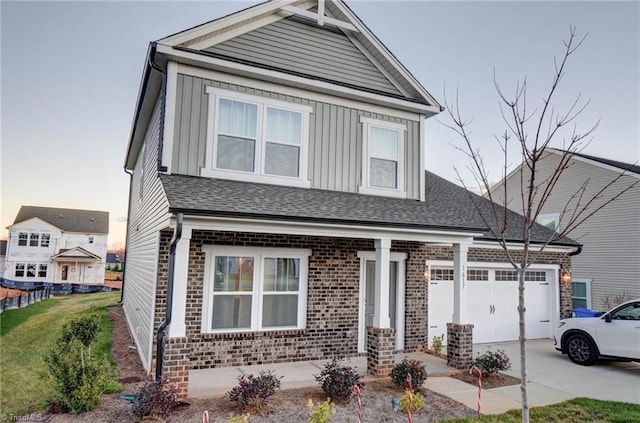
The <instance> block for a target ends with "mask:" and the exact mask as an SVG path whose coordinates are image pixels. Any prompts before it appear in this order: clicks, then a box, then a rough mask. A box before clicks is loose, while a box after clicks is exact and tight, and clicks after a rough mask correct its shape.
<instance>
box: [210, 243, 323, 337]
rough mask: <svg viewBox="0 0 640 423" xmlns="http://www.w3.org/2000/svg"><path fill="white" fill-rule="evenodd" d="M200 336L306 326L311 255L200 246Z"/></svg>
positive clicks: (294, 252)
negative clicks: (202, 259)
mask: <svg viewBox="0 0 640 423" xmlns="http://www.w3.org/2000/svg"><path fill="white" fill-rule="evenodd" d="M203 251H205V253H206V254H207V256H206V264H205V281H204V286H205V298H204V301H203V303H204V311H203V321H202V331H203V332H214V333H215V332H247V331H265V330H283V329H302V328H304V327H305V326H306V310H307V267H308V257H309V256H310V255H311V251H310V250H298V249H271V248H244V247H224V246H204V247H203Z"/></svg>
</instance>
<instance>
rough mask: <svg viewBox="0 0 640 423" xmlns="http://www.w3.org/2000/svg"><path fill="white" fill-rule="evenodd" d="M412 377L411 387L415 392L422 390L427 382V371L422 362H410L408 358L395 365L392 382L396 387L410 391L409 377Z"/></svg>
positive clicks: (392, 371)
mask: <svg viewBox="0 0 640 423" xmlns="http://www.w3.org/2000/svg"><path fill="white" fill-rule="evenodd" d="M409 374H410V375H411V385H412V387H413V390H414V391H417V390H418V389H420V387H421V386H422V384H423V383H424V381H425V380H427V370H426V368H425V366H424V365H423V364H422V361H420V360H409V359H408V358H407V357H405V358H403V359H402V362H400V363H398V364H396V365H395V367H394V368H393V369H392V370H391V380H392V381H393V383H394V384H395V385H396V386H399V387H402V388H405V389H409V383H408V382H407V375H409Z"/></svg>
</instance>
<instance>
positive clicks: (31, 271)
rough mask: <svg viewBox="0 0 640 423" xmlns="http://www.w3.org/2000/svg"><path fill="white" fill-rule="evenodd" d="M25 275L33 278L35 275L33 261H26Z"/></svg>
mask: <svg viewBox="0 0 640 423" xmlns="http://www.w3.org/2000/svg"><path fill="white" fill-rule="evenodd" d="M27 277H28V278H35V277H36V265H35V264H33V263H27Z"/></svg>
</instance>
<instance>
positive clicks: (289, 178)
mask: <svg viewBox="0 0 640 423" xmlns="http://www.w3.org/2000/svg"><path fill="white" fill-rule="evenodd" d="M206 92H207V94H208V95H209V115H208V127H207V156H206V160H205V167H204V168H203V169H202V170H201V174H202V175H203V176H212V177H220V178H226V179H235V180H242V181H250V182H267V183H272V184H278V185H291V186H299V187H310V182H309V180H308V178H307V163H308V152H307V150H308V143H309V134H308V133H309V115H310V113H311V112H312V108H311V107H310V106H306V105H302V104H299V103H288V102H284V101H279V100H273V99H270V98H266V97H258V96H252V95H248V94H244V93H238V92H234V91H227V90H222V89H218V88H214V87H207V88H206Z"/></svg>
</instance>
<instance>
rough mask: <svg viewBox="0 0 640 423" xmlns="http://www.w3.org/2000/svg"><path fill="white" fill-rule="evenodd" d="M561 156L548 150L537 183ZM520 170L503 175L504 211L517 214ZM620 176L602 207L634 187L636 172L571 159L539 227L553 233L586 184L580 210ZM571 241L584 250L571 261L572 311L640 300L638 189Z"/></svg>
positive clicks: (639, 173)
mask: <svg viewBox="0 0 640 423" xmlns="http://www.w3.org/2000/svg"><path fill="white" fill-rule="evenodd" d="M562 154H563V151H562V150H557V149H553V148H549V149H547V150H546V155H544V156H543V158H542V160H541V161H540V162H539V163H540V164H539V166H538V173H537V179H538V180H539V181H544V180H546V179H547V178H548V177H549V176H550V175H551V173H552V172H553V171H554V169H556V168H557V166H558V165H559V163H560V158H561V156H562ZM521 169H522V165H521V166H519V167H518V168H516V169H515V170H514V171H512V172H511V173H510V174H509V175H507V198H509V204H508V206H509V207H510V208H511V209H513V210H514V211H516V212H518V213H521V212H522V208H521V207H522V206H521V202H520V201H519V198H520V172H521ZM623 172H624V173H625V175H624V176H623V177H622V178H621V179H620V180H619V181H617V182H616V184H615V185H614V186H613V187H612V189H611V190H610V191H607V193H605V194H604V195H603V198H602V199H601V200H600V201H603V200H606V199H607V198H611V196H612V195H615V194H617V193H619V192H621V191H622V190H623V189H625V188H626V187H629V186H631V185H632V184H634V183H637V181H638V180H639V179H640V166H638V165H634V164H629V163H622V162H618V161H614V160H609V159H605V158H602V157H594V156H589V155H586V154H581V153H576V154H574V155H573V157H572V158H571V159H570V164H569V167H568V168H567V169H566V170H565V171H564V172H563V174H562V176H561V177H560V179H559V180H558V183H557V185H556V188H555V190H554V192H553V194H552V195H551V196H550V197H549V199H548V201H547V202H546V204H545V206H544V208H543V209H542V214H541V215H540V218H539V219H538V221H539V223H542V224H543V225H546V226H548V227H549V228H551V229H554V230H555V229H560V228H562V227H564V226H563V225H564V224H566V223H565V222H566V218H568V217H569V215H570V214H569V213H566V214H565V219H561V214H562V211H563V209H564V207H565V205H566V204H567V202H568V201H569V199H570V198H571V197H572V195H573V194H574V193H576V192H577V191H578V189H580V188H581V187H582V186H583V184H585V183H586V184H587V185H586V191H585V192H584V194H583V196H582V203H583V204H584V203H585V202H586V201H587V200H590V199H591V198H593V197H594V196H595V195H596V194H598V192H599V191H600V190H601V189H602V188H603V187H604V186H605V185H606V184H608V183H610V182H611V181H613V180H614V179H615V178H616V177H618V176H619V175H620V174H621V173H623ZM503 190H504V187H503V185H502V184H498V185H496V186H494V187H492V192H493V193H494V195H498V196H499V198H502V195H501V193H502V192H503ZM570 210H571V209H570ZM563 220H564V221H563ZM570 236H571V237H572V238H573V239H576V240H578V241H579V242H580V243H581V244H583V246H584V247H583V249H582V252H581V253H580V254H579V255H577V256H575V257H574V258H573V261H572V286H573V294H572V297H573V300H572V301H573V307H574V308H593V309H597V310H604V309H606V308H607V307H610V306H614V305H616V304H617V303H619V302H622V301H623V300H624V299H632V298H638V297H640V259H639V258H640V184H637V185H636V186H635V187H633V188H632V189H631V190H629V191H627V192H625V193H624V194H623V195H622V196H621V197H620V198H618V199H617V200H615V201H614V202H612V203H610V204H608V205H607V206H606V207H604V208H603V209H602V210H600V211H598V212H597V213H596V214H595V215H593V216H592V217H590V218H589V219H588V220H587V221H586V222H585V223H584V224H583V225H582V226H579V227H578V228H577V229H575V230H574V231H573V232H572V233H571V234H570Z"/></svg>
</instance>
